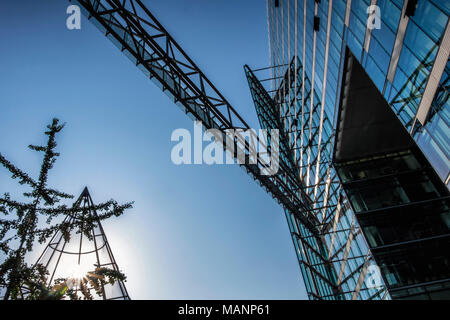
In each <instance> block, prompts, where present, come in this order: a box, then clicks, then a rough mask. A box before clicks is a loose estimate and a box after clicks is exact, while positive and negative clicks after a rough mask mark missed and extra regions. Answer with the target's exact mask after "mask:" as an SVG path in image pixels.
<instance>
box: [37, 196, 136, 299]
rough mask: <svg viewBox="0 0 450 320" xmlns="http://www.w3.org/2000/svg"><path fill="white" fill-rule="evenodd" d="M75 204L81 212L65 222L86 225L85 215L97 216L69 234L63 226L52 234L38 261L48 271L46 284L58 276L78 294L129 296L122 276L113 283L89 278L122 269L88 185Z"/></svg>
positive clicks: (79, 295)
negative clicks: (65, 232)
mask: <svg viewBox="0 0 450 320" xmlns="http://www.w3.org/2000/svg"><path fill="white" fill-rule="evenodd" d="M73 206H74V208H79V209H81V212H82V213H81V214H80V215H77V216H76V217H75V216H72V215H70V214H69V215H67V216H66V218H65V219H64V222H63V224H62V225H66V224H67V225H77V226H78V225H83V219H87V218H94V219H93V221H95V222H94V225H92V224H89V226H88V227H87V226H86V227H85V228H84V230H79V228H77V227H75V228H73V229H72V228H70V229H72V230H73V231H72V232H71V234H70V237H69V238H67V237H66V235H65V234H64V232H62V231H61V230H59V231H58V232H56V233H55V234H54V235H53V237H52V238H51V240H50V241H49V243H48V244H47V246H46V247H45V249H44V251H43V252H42V254H41V256H40V257H39V259H38V261H37V262H36V264H35V265H36V266H37V265H41V266H43V267H45V269H46V270H47V271H48V273H49V274H48V277H47V279H46V280H47V282H46V286H47V287H52V286H53V285H54V284H55V281H56V282H57V280H58V279H65V281H68V283H69V287H72V288H73V291H74V295H75V296H77V297H78V298H84V297H86V294H85V293H86V292H87V293H88V295H90V296H91V297H92V298H93V299H103V300H129V299H130V297H129V295H128V292H127V289H126V287H125V284H124V282H123V281H122V280H120V279H117V280H115V281H114V283H113V284H112V283H108V282H107V281H99V282H98V283H96V284H94V283H93V282H92V281H89V278H90V277H97V278H98V277H99V276H101V273H99V272H98V270H113V271H115V272H120V270H119V267H118V265H117V263H116V260H115V259H114V256H113V253H112V250H111V247H110V245H109V242H108V239H107V238H106V234H105V231H104V230H103V226H102V224H101V222H100V220H97V219H96V218H98V215H97V212H96V210H95V206H94V203H93V201H92V198H91V195H90V194H89V191H88V189H87V188H85V189H84V190H83V192H82V193H81V195H80V197H79V198H78V200H77V201H76V202H75V203H74V204H73ZM96 270H97V271H96ZM96 287H97V288H96ZM82 291H84V293H83V292H82ZM97 291H100V292H101V294H98V293H97Z"/></svg>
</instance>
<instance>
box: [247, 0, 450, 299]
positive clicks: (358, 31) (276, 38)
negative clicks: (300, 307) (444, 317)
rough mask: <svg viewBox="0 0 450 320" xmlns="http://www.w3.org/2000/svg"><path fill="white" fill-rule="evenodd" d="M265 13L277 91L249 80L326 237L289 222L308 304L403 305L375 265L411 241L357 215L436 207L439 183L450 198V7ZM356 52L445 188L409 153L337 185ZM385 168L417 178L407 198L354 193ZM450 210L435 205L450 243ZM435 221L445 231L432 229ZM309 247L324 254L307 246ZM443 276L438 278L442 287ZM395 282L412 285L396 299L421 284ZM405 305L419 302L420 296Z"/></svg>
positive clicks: (320, 6)
mask: <svg viewBox="0 0 450 320" xmlns="http://www.w3.org/2000/svg"><path fill="white" fill-rule="evenodd" d="M375 6H376V7H375ZM267 10H268V27H269V46H270V48H269V51H270V59H271V69H270V70H271V79H272V81H271V84H270V88H268V87H265V88H263V85H262V84H261V83H262V82H260V81H259V80H258V79H257V78H256V77H255V76H254V74H253V72H252V71H251V70H250V69H249V68H247V69H246V72H247V78H248V80H249V84H250V89H251V91H252V96H253V99H254V101H255V106H256V110H257V113H258V117H259V120H260V123H261V125H262V126H263V127H278V128H279V129H281V131H283V132H284V134H285V141H286V142H285V144H284V146H282V149H283V148H285V149H288V150H289V152H288V153H289V155H288V158H290V159H289V162H290V163H292V165H291V169H292V170H293V171H294V172H295V173H296V175H297V176H298V179H299V181H300V183H301V185H302V186H303V190H302V192H303V193H304V195H303V198H304V200H303V201H304V202H306V203H308V205H309V206H310V209H309V210H308V212H307V213H306V214H307V215H310V216H314V218H315V219H316V223H317V225H318V226H319V229H320V237H319V238H320V239H319V240H318V237H317V236H313V235H311V234H308V233H307V232H306V233H305V232H304V231H302V228H303V229H304V226H303V225H302V222H301V221H299V219H298V218H297V217H294V216H292V215H290V214H289V213H286V216H287V220H288V224H289V227H290V230H291V234H292V238H293V242H294V246H295V249H296V252H297V256H298V259H299V263H300V267H301V271H302V275H303V279H304V281H305V284H306V287H307V290H308V294H309V296H310V298H311V299H389V298H391V296H392V298H399V297H401V296H405V295H407V294H400V293H399V292H400V291H401V290H400V291H399V290H397V291H395V290H394V289H393V291H392V293H394V292H397V293H396V294H394V295H392V294H391V288H393V283H392V282H391V279H390V278H389V279H388V278H386V277H385V276H384V275H385V274H387V271H386V270H387V269H386V267H385V266H386V265H389V264H388V263H387V262H386V263H385V262H383V263H381V262H380V261H388V260H386V259H389V250H388V251H386V252H385V253H386V254H384V253H383V254H379V255H378V254H376V253H375V250H374V249H373V248H374V245H375V244H378V243H377V242H376V241H383V242H384V243H385V244H384V245H386V244H387V243H389V241H390V240H388V238H389V237H406V238H407V237H411V236H413V235H412V234H410V233H408V232H406V233H401V235H400V233H398V232H397V233H396V231H395V230H394V231H393V230H390V231H386V230H387V229H383V230H384V231H381V229H380V230H377V231H373V228H372V229H371V225H370V223H369V222H367V221H365V220H364V224H363V223H362V220H361V221H360V217H359V214H360V213H361V212H366V211H376V210H382V209H383V207H384V204H386V203H391V204H392V205H393V204H395V206H397V207H398V206H400V205H401V204H407V203H410V202H411V203H416V202H417V201H422V202H426V201H429V200H430V198H429V197H428V196H430V195H431V194H434V193H435V192H437V191H436V190H435V189H433V188H436V185H438V184H439V183H440V184H442V183H444V184H446V186H447V188H448V187H449V179H450V178H449V177H450V176H449V172H450V161H449V154H450V153H449V149H450V147H449V138H448V137H449V112H450V108H449V101H448V100H449V99H448V96H449V72H450V65H449V63H448V56H449V51H450V50H449V46H450V27H449V24H448V14H449V11H450V4H449V3H448V1H437V0H353V1H352V0H277V1H275V0H268V1H267ZM347 48H348V50H349V51H350V52H351V53H352V55H353V56H354V57H355V59H356V60H357V61H358V64H360V65H361V66H362V67H363V69H364V70H365V72H366V73H367V75H368V76H369V78H370V80H371V82H373V84H374V85H375V86H376V88H377V90H378V93H379V94H380V95H381V96H382V97H383V98H384V100H385V101H386V103H387V105H388V106H389V108H391V109H392V111H393V113H395V115H396V116H397V118H398V119H399V120H400V123H401V124H402V125H403V127H404V128H405V130H406V131H407V132H408V133H409V135H410V137H411V139H412V141H414V145H416V146H417V147H418V148H420V149H417V150H420V152H421V154H422V153H423V154H424V155H425V157H426V159H425V158H424V159H425V161H426V162H427V163H428V162H429V163H431V166H432V168H433V170H434V171H435V172H436V173H437V175H436V176H433V179H438V180H439V183H433V182H430V178H429V177H428V176H427V175H426V174H423V173H422V171H420V170H422V169H423V168H422V167H417V166H421V165H422V163H423V162H420V161H421V160H420V161H419V160H417V159H416V158H414V157H413V156H411V152H412V151H411V149H410V148H409V149H405V150H397V151H396V152H393V153H392V154H386V155H385V156H384V157H381V158H379V159H378V158H377V159H373V161H372V160H371V161H368V162H367V166H368V167H367V168H365V169H361V168H363V167H364V166H365V165H366V163H355V164H354V165H352V166H349V167H345V166H344V167H340V168H339V170H341V171H340V172H339V176H338V173H337V172H336V168H335V166H334V165H333V153H334V152H335V144H336V127H337V126H338V125H339V122H340V118H339V107H340V104H341V100H342V98H345V92H344V93H342V90H343V82H344V81H343V78H344V77H345V70H344V68H345V63H344V62H345V56H346V50H347ZM255 74H256V72H255ZM344 80H345V79H344ZM263 91H264V92H263ZM261 92H263V93H261ZM271 110H272V111H271ZM269 120H270V121H269ZM408 152H409V153H408ZM414 152H415V153H414V154H417V152H416V151H414ZM377 161H378V162H377ZM383 161H388V162H392V163H393V166H394V167H395V165H398V168H402V170H403V169H405V170H409V171H414V172H416V173H415V174H413V175H412V176H411V177H410V178H409V179H410V180H408V178H404V179H406V181H407V182H405V181H403V180H402V181H403V182H402V183H406V185H407V187H406V188H403V187H399V182H398V181H395V180H393V179H386V178H383V179H384V180H383V179H382V180H380V182H379V184H378V185H377V184H374V185H371V184H370V185H366V188H362V187H361V188H360V186H358V185H357V184H356V185H354V186H356V187H355V188H352V187H351V183H353V179H354V177H355V174H356V175H357V174H360V175H365V176H364V177H360V178H368V179H369V177H371V178H370V179H372V180H368V181H371V183H372V182H373V181H375V180H376V179H377V175H380V174H381V173H380V172H378V171H377V170H378V169H379V167H378V166H379V165H380V163H382V162H383ZM360 169H361V170H360ZM352 170H353V171H352ZM415 170H416V171H415ZM417 170H419V171H418V172H417ZM409 171H408V172H409ZM434 171H433V172H434ZM419 172H420V173H419ZM339 178H341V179H342V183H341V180H340V179H339ZM345 179H349V181H346V180H345ZM380 179H381V178H380ZM433 179H431V180H433ZM344 186H345V187H344ZM444 188H445V187H444ZM438 189H439V188H438ZM445 189H446V188H445ZM406 190H408V191H406ZM408 192H410V193H411V194H413V196H411V194H409V193H408ZM440 192H444V191H442V190H440ZM445 192H447V193H448V189H446V190H445ZM445 192H444V193H445ZM436 198H438V197H437V196H436ZM441 198H442V197H441ZM444 198H445V197H444ZM411 199H414V201H411ZM433 199H435V198H433ZM408 201H409V202H408ZM436 201H437V200H436ZM432 202H433V201H432ZM447 204H448V199H447V200H445V199H444V200H442V199H441V200H439V201H437V202H433V203H432V204H431V203H429V204H428V207H426V208H428V209H429V210H430V211H429V212H428V213H427V214H429V215H430V219H429V221H428V222H429V225H427V227H426V228H427V230H432V232H436V233H437V234H439V232H447V234H448V210H447V211H445V210H444V209H443V208H446V206H447ZM411 208H412V209H411V210H413V209H414V208H416V207H414V205H412V207H411ZM428 209H427V210H428ZM415 210H416V212H417V214H419V212H420V211H421V210H422V211H424V210H423V207H422V208H421V209H419V208H416V209H415ZM445 212H447V213H445ZM398 216H399V217H401V214H399V215H398ZM392 219H394V218H392ZM433 219H434V220H433ZM436 219H437V220H436ZM439 219H440V220H439ZM369 220H370V219H369ZM369 220H368V221H369ZM438 220H439V223H438V225H433V221H438ZM392 221H393V220H392ZM411 221H412V220H411ZM411 221H410V222H411ZM445 223H446V224H447V229H446V228H445V227H444V224H445ZM372 227H373V226H372ZM399 228H400V227H399ZM402 228H407V227H406V226H402ZM424 228H425V227H424ZM443 230H444V231H443ZM445 230H447V231H445ZM423 232H426V231H423ZM430 232H431V231H430ZM387 234H388V236H386V235H387ZM364 235H365V236H364ZM386 237H387V238H386ZM310 238H313V239H314V241H315V242H314V243H308V239H310ZM406 238H405V239H406ZM432 247H433V245H430V252H431V251H433V250H432V249H431V248H432ZM321 250H322V251H321ZM408 250H409V249H408ZM410 250H413V251H414V250H416V249H413V247H411V249H410ZM417 250H419V249H417ZM430 254H431V253H430ZM374 256H376V257H374ZM407 256H408V255H407ZM438 256H439V255H435V257H438ZM380 257H385V258H383V259H385V260H381V258H380ZM423 258H424V257H421V258H419V257H418V258H417V259H419V260H420V259H423ZM436 259H437V258H436ZM442 259H444V258H442ZM375 260H376V262H377V263H378V266H379V267H380V270H381V271H380V275H381V274H382V275H383V277H382V278H383V279H382V281H378V282H377V284H376V285H371V282H370V281H368V280H370V279H373V277H374V274H373V273H372V271H373V270H377V269H376V267H375V269H374V268H372V267H373V266H374V265H376V262H375ZM405 261H407V260H405ZM442 261H444V260H442ZM323 266H328V267H327V268H323ZM441 267H442V265H441ZM424 268H425V267H424ZM424 270H425V269H424ZM434 270H436V274H439V272H438V271H437V269H436V268H435V269H434ZM447 270H448V266H447ZM375 273H376V272H375ZM444 273H445V272H444ZM406 274H407V272H405V273H403V275H406ZM375 276H376V275H375ZM397 276H398V274H397ZM445 276H446V275H445V274H443V273H441V274H440V276H436V277H438V278H439V279H443V277H444V278H445ZM393 277H394V276H393ZM405 277H406V276H405ZM395 281H397V283H401V281H404V283H403V284H402V285H400V284H399V285H397V287H396V288H400V287H403V288H406V286H407V283H410V284H412V283H411V281H412V280H402V279H400V278H399V277H397V278H395ZM408 281H409V282H408ZM426 281H428V280H426V279H423V282H426ZM432 281H433V280H432V279H430V280H429V282H432ZM322 282H324V283H326V284H327V285H323V283H322ZM408 285H409V284H408ZM387 288H389V290H387ZM405 290H410V289H405ZM410 291H411V290H410ZM429 291H430V290H428V289H423V290H422V293H420V294H419V293H418V294H417V298H424V297H428V298H430V295H429V293H427V292H429ZM431 291H432V290H431ZM408 294H409V295H410V296H411V295H413V292H409V293H408ZM437 295H438V294H437Z"/></svg>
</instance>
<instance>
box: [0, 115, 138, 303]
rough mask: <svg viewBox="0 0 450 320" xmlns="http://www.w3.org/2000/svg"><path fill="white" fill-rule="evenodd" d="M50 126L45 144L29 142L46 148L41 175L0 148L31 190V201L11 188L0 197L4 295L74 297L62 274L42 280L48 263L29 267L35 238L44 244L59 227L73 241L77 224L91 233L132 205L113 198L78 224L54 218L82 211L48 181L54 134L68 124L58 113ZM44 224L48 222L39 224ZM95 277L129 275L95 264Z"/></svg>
mask: <svg viewBox="0 0 450 320" xmlns="http://www.w3.org/2000/svg"><path fill="white" fill-rule="evenodd" d="M47 128H48V130H47V131H45V134H46V135H47V137H48V139H47V145H46V146H36V145H29V146H28V147H29V148H30V149H31V150H33V151H36V152H40V153H43V160H42V164H41V168H40V173H39V177H38V178H37V180H35V179H33V178H31V176H30V175H28V174H27V173H25V172H23V171H22V170H20V169H19V168H18V167H17V166H15V165H14V164H12V163H11V162H9V161H8V160H7V159H6V158H5V157H4V156H3V155H2V154H1V153H0V164H2V166H3V167H5V168H6V169H7V170H8V171H9V172H10V173H11V178H12V179H16V180H18V182H19V184H20V185H24V186H27V187H28V188H29V189H30V191H29V192H25V193H23V195H24V197H25V199H27V200H28V201H25V202H22V201H17V200H13V199H12V198H11V196H10V194H9V193H5V194H4V195H3V196H0V250H1V251H2V252H3V254H4V255H5V259H4V261H3V262H2V263H1V264H0V285H2V286H4V287H6V292H5V295H4V297H3V299H4V300H8V299H25V298H26V299H59V298H63V297H65V296H67V297H69V298H75V297H73V296H71V292H70V286H68V285H67V281H66V280H65V279H58V283H56V284H55V286H53V287H51V288H46V287H45V286H44V285H43V284H44V283H45V282H43V281H44V279H45V276H46V270H45V268H43V267H42V266H39V265H37V266H29V265H28V264H27V263H26V261H25V256H26V254H27V253H29V252H31V251H32V249H33V244H34V243H35V241H38V242H39V243H41V244H42V243H44V242H45V241H46V240H47V239H48V238H49V237H50V236H52V235H53V234H54V233H55V232H57V231H58V230H60V231H61V232H62V233H63V235H64V238H65V239H66V240H67V241H69V238H70V232H71V231H72V230H73V229H75V228H76V229H78V230H79V232H85V233H86V236H87V237H90V236H91V235H90V234H89V232H88V231H87V230H90V228H92V227H95V226H96V223H97V222H98V221H102V220H105V219H108V218H110V217H113V216H116V217H118V216H120V215H122V214H123V213H124V211H125V210H126V209H129V208H131V207H132V202H129V203H125V204H118V203H117V202H116V201H115V200H112V199H111V200H109V201H107V202H104V203H100V204H97V205H94V206H93V208H92V209H94V210H96V211H97V212H98V216H97V217H83V219H77V221H80V222H79V223H71V224H68V223H66V222H64V221H63V222H60V223H52V221H53V219H55V218H58V217H61V216H66V215H73V216H81V215H82V214H83V212H82V209H81V208H77V207H73V206H67V205H66V204H59V202H60V201H62V200H64V199H72V198H73V196H72V195H70V194H67V193H64V192H61V191H58V190H55V189H52V188H50V187H49V186H48V185H47V181H48V175H49V172H50V170H51V169H52V168H53V165H54V164H55V162H56V160H57V158H58V156H59V153H58V152H56V151H55V149H56V146H57V144H56V135H57V133H59V132H60V131H61V130H62V129H63V128H64V124H59V120H58V119H56V118H55V119H53V121H52V123H51V124H50V125H48V126H47ZM42 220H45V223H40V222H41V221H42ZM42 224H43V225H44V227H41V225H42ZM91 277H92V278H93V279H94V280H91V281H94V282H95V281H97V282H98V281H106V282H110V281H114V279H115V278H116V279H122V280H123V279H125V276H124V275H123V274H121V273H120V274H118V273H114V272H112V271H111V270H108V269H105V268H96V269H95V270H94V271H93V272H92V273H91ZM88 280H89V278H88ZM23 288H26V292H27V294H26V296H24V294H23ZM84 298H85V299H89V296H88V295H85V296H84Z"/></svg>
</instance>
